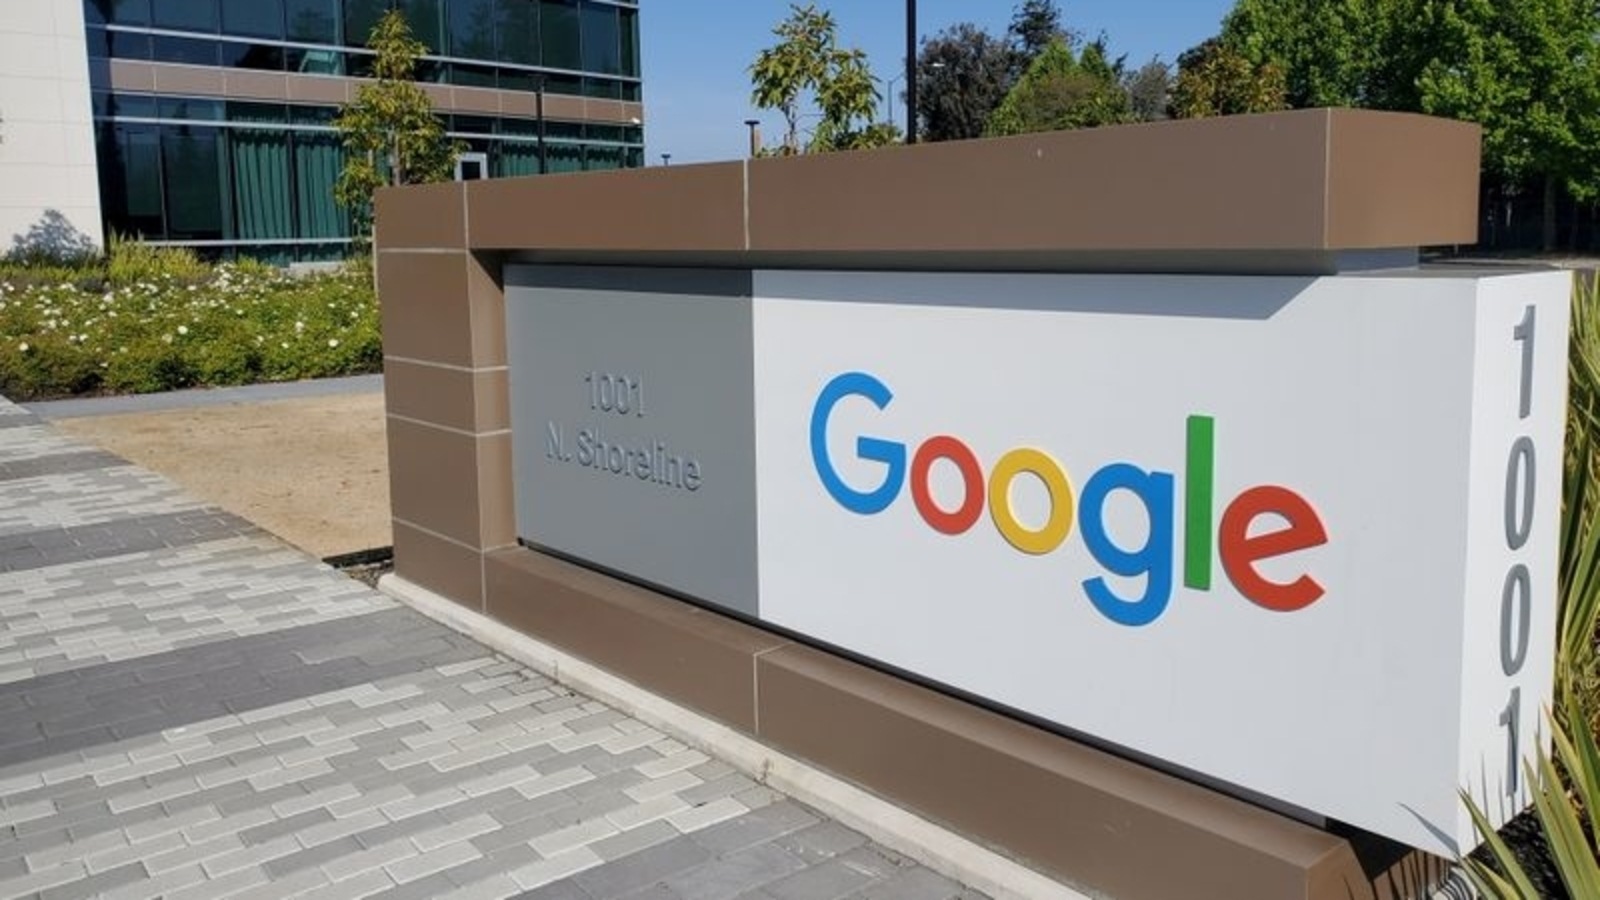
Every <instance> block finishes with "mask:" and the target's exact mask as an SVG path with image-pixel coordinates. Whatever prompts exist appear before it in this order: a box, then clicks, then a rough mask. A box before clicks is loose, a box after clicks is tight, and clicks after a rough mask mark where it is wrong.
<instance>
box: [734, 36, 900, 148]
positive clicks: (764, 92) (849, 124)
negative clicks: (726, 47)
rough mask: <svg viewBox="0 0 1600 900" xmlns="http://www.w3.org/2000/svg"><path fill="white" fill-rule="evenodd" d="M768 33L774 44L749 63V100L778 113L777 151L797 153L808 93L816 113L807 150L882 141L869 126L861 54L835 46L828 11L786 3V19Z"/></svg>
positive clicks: (873, 93)
mask: <svg viewBox="0 0 1600 900" xmlns="http://www.w3.org/2000/svg"><path fill="white" fill-rule="evenodd" d="M772 33H773V34H774V35H775V36H776V37H777V38H778V43H776V44H775V45H773V46H771V47H768V48H766V49H764V50H762V51H761V52H760V54H758V55H757V56H756V61H755V63H753V64H752V65H751V66H750V78H751V82H752V84H753V89H752V91H751V100H752V102H754V103H755V105H756V106H758V107H760V108H762V109H777V110H778V111H779V112H781V113H783V118H784V122H785V125H786V129H785V131H784V137H783V144H782V147H781V149H780V151H779V152H781V153H784V154H794V153H799V152H800V151H801V144H800V115H801V103H802V101H803V100H804V98H805V97H806V96H807V95H808V94H809V95H810V96H811V97H813V98H814V99H815V100H816V104H817V107H818V108H819V111H820V116H821V121H820V122H819V124H818V125H817V129H816V132H815V140H814V141H813V146H812V147H811V149H814V150H832V149H853V148H856V147H862V146H872V145H876V144H878V143H881V142H883V141H884V140H885V139H886V135H885V132H884V130H883V129H878V128H873V127H871V122H872V117H873V113H874V112H876V110H877V105H878V91H877V88H875V87H873V85H872V73H871V71H870V70H869V69H868V68H867V62H866V59H867V58H866V53H865V52H863V51H862V50H860V49H858V48H854V47H850V48H844V47H840V46H839V35H838V25H837V24H836V23H835V22H834V20H833V15H832V14H831V13H829V12H826V11H824V10H819V9H817V7H816V6H815V5H812V4H807V5H805V6H800V5H799V4H791V5H790V7H789V18H787V19H785V20H784V21H782V22H780V23H778V25H776V26H775V27H774V28H773V29H772ZM862 123H865V125H863V124H862Z"/></svg>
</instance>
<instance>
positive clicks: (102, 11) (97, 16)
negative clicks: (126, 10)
mask: <svg viewBox="0 0 1600 900" xmlns="http://www.w3.org/2000/svg"><path fill="white" fill-rule="evenodd" d="M110 17H111V0H83V24H85V25H104V24H105V23H106V20H107V19H108V18H110Z"/></svg>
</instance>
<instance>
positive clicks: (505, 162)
mask: <svg viewBox="0 0 1600 900" xmlns="http://www.w3.org/2000/svg"><path fill="white" fill-rule="evenodd" d="M495 150H496V153H495V154H494V155H492V156H491V157H490V167H491V171H493V173H494V177H496V178H516V177H518V176H521V175H537V174H539V145H538V143H536V142H533V141H498V142H496V144H495Z"/></svg>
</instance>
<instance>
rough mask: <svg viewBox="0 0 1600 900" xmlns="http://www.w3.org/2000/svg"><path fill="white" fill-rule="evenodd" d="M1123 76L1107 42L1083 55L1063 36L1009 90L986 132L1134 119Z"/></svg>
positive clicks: (1087, 125) (1016, 131)
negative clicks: (1112, 57)
mask: <svg viewBox="0 0 1600 900" xmlns="http://www.w3.org/2000/svg"><path fill="white" fill-rule="evenodd" d="M1120 76H1121V73H1120V71H1119V70H1118V64H1117V63H1114V62H1112V61H1111V60H1110V59H1108V58H1107V56H1106V50H1105V45H1104V43H1103V42H1101V41H1095V42H1094V43H1091V44H1089V45H1088V46H1087V47H1085V48H1084V50H1083V56H1082V58H1078V57H1076V56H1074V55H1073V52H1072V48H1071V47H1069V46H1067V43H1066V41H1065V40H1063V39H1061V38H1057V39H1056V40H1054V41H1052V42H1051V43H1050V45H1049V46H1048V47H1046V48H1045V51H1044V52H1043V53H1041V54H1040V55H1039V58H1038V59H1035V60H1034V61H1033V63H1032V64H1031V65H1029V66H1028V71H1027V72H1025V73H1024V74H1023V76H1022V78H1021V80H1019V81H1018V82H1017V84H1016V86H1015V87H1013V88H1012V89H1011V92H1010V93H1008V94H1006V99H1005V100H1004V101H1002V102H1001V104H1000V107H999V108H998V109H996V110H995V111H994V115H993V116H991V117H990V118H989V125H988V128H987V131H986V133H987V134H989V135H995V136H998V135H1008V134H1027V133H1030V132H1035V131H1057V130H1060V129H1065V128H1092V127H1095V126H1099V125H1111V124H1115V123H1117V122H1126V121H1129V119H1130V118H1131V115H1132V114H1131V111H1130V109H1129V107H1128V95H1127V94H1126V93H1124V92H1123V90H1122V85H1121V84H1120V83H1119V82H1120Z"/></svg>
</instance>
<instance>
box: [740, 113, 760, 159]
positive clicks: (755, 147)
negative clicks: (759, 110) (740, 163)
mask: <svg viewBox="0 0 1600 900" xmlns="http://www.w3.org/2000/svg"><path fill="white" fill-rule="evenodd" d="M760 124H761V120H760V119H745V120H744V127H746V128H748V129H750V156H751V158H752V159H753V158H755V155H756V154H757V153H760V152H761V132H759V131H757V130H756V126H758V125H760Z"/></svg>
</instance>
